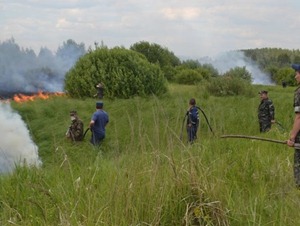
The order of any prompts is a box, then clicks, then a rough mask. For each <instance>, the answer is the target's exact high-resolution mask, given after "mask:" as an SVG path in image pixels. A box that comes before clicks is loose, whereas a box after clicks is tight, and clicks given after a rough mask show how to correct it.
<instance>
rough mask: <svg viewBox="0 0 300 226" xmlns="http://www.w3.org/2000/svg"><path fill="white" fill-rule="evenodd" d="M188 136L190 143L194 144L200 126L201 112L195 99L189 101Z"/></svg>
mask: <svg viewBox="0 0 300 226" xmlns="http://www.w3.org/2000/svg"><path fill="white" fill-rule="evenodd" d="M186 115H187V122H186V123H187V134H188V139H189V142H190V143H193V142H194V140H195V139H196V138H197V130H198V126H199V111H198V108H197V106H196V100H195V99H194V98H192V99H190V101H189V108H188V110H187V113H186Z"/></svg>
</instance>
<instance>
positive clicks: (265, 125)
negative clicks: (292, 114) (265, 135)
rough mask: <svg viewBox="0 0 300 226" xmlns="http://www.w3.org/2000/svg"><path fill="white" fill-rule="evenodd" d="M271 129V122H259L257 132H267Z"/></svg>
mask: <svg viewBox="0 0 300 226" xmlns="http://www.w3.org/2000/svg"><path fill="white" fill-rule="evenodd" d="M270 129H271V122H259V131H260V132H261V133H262V132H267V131H269V130H270Z"/></svg>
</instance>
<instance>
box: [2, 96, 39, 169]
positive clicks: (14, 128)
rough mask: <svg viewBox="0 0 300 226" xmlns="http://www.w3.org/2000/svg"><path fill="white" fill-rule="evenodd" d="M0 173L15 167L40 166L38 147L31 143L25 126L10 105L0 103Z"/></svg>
mask: <svg viewBox="0 0 300 226" xmlns="http://www.w3.org/2000/svg"><path fill="white" fill-rule="evenodd" d="M0 134H1V138H0V173H6V172H11V171H13V170H14V169H15V167H16V166H40V165H41V160H40V159H39V156H38V147H37V146H36V144H35V143H34V142H33V141H32V139H31V137H30V134H29V131H28V129H27V127H26V124H25V123H24V121H23V120H22V119H21V116H20V115H19V114H18V113H16V112H14V111H13V110H12V109H11V107H10V105H9V104H7V103H5V104H4V103H1V102H0Z"/></svg>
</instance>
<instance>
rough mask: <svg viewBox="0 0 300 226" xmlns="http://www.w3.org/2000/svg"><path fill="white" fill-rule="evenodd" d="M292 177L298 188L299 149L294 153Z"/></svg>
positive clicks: (299, 182)
mask: <svg viewBox="0 0 300 226" xmlns="http://www.w3.org/2000/svg"><path fill="white" fill-rule="evenodd" d="M294 178H295V183H296V186H297V188H300V149H295V153H294Z"/></svg>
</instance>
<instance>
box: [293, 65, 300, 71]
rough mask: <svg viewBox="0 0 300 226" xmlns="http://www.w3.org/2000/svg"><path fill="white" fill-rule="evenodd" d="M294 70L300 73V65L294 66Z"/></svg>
mask: <svg viewBox="0 0 300 226" xmlns="http://www.w3.org/2000/svg"><path fill="white" fill-rule="evenodd" d="M292 68H293V69H294V70H295V71H300V64H292Z"/></svg>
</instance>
